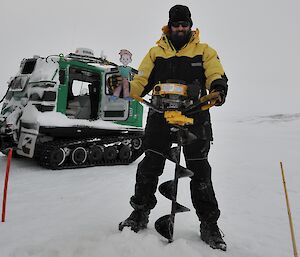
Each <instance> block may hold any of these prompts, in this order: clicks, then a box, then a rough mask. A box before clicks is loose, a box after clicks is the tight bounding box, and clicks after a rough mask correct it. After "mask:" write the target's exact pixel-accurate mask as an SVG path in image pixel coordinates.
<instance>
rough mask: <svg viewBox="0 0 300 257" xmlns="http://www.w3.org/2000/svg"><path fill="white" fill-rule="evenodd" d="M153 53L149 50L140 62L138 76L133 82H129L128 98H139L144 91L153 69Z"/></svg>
mask: <svg viewBox="0 0 300 257" xmlns="http://www.w3.org/2000/svg"><path fill="white" fill-rule="evenodd" d="M154 61H155V56H154V51H153V48H152V49H150V51H149V52H148V54H147V55H146V56H145V57H144V59H143V60H142V62H141V64H140V66H139V70H138V74H137V75H135V76H134V78H133V80H132V81H130V96H131V97H133V96H134V95H137V96H141V94H142V92H143V91H144V87H145V86H146V85H147V84H148V79H149V76H150V74H151V72H152V70H153V68H154Z"/></svg>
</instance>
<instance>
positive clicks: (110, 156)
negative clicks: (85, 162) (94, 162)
mask: <svg viewBox="0 0 300 257" xmlns="http://www.w3.org/2000/svg"><path fill="white" fill-rule="evenodd" d="M117 156H118V152H117V149H116V147H114V146H108V147H105V149H104V159H105V160H106V161H112V160H115V159H116V158H117Z"/></svg>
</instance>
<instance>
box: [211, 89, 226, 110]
mask: <svg viewBox="0 0 300 257" xmlns="http://www.w3.org/2000/svg"><path fill="white" fill-rule="evenodd" d="M213 92H218V93H219V99H218V100H217V102H216V103H215V106H221V105H223V104H224V103H225V100H226V89H225V88H224V87H223V86H222V85H220V86H219V85H215V86H214V87H213V89H212V90H211V91H210V93H213Z"/></svg>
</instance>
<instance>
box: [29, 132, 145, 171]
mask: <svg viewBox="0 0 300 257" xmlns="http://www.w3.org/2000/svg"><path fill="white" fill-rule="evenodd" d="M142 138H143V135H142V134H140V135H137V134H135V135H130V134H123V135H118V136H113V137H105V138H91V139H68V140H57V141H51V142H46V143H40V144H37V147H36V152H35V157H36V159H37V160H38V162H39V164H40V165H41V166H43V167H45V168H48V169H53V170H58V169H73V168H84V167H92V166H113V165H128V164H130V163H132V162H134V161H135V160H136V159H137V158H138V157H140V156H141V155H142V154H143V152H144V151H143V149H142Z"/></svg>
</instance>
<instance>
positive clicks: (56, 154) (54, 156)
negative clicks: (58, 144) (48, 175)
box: [49, 148, 66, 169]
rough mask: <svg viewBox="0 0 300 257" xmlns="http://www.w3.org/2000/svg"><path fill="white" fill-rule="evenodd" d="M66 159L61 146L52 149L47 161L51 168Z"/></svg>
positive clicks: (59, 164) (54, 167)
mask: <svg viewBox="0 0 300 257" xmlns="http://www.w3.org/2000/svg"><path fill="white" fill-rule="evenodd" d="M65 159H66V153H65V151H64V149H62V148H56V149H54V150H53V151H52V152H51V154H50V159H49V163H50V166H51V167H52V168H53V169H56V168H57V167H59V166H61V165H62V164H63V163H64V161H65Z"/></svg>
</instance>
